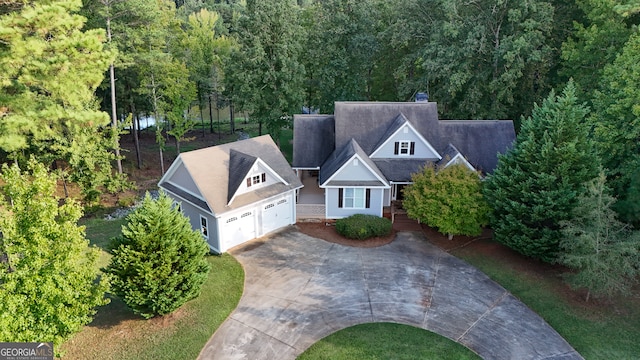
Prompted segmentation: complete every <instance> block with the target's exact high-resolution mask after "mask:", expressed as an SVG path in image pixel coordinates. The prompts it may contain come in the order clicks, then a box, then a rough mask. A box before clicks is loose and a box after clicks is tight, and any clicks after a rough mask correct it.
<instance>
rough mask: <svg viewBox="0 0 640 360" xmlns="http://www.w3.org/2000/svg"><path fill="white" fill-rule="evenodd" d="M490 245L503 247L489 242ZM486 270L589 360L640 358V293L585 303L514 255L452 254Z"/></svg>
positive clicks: (471, 251) (464, 250)
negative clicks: (528, 267)
mask: <svg viewBox="0 0 640 360" xmlns="http://www.w3.org/2000/svg"><path fill="white" fill-rule="evenodd" d="M487 243H488V245H489V246H499V245H497V244H495V243H493V244H492V242H489V241H487ZM452 254H453V255H455V256H458V257H460V258H462V259H464V260H465V261H467V262H469V263H470V264H472V265H474V266H476V267H477V268H479V269H480V270H482V271H483V272H485V273H486V274H487V275H488V276H489V277H491V278H492V279H493V280H495V281H496V282H498V283H499V284H501V285H502V286H503V287H505V288H506V289H507V290H509V291H510V292H511V293H512V294H514V295H515V296H516V297H518V298H519V299H520V300H522V302H524V303H525V304H527V305H528V306H529V307H530V308H531V309H533V310H534V311H535V312H536V313H538V314H539V315H540V316H542V317H543V318H544V319H545V320H546V321H547V322H548V323H549V324H550V325H551V326H552V327H553V328H554V329H556V331H558V333H560V334H561V335H562V336H563V337H564V338H565V339H566V340H567V341H568V342H569V343H570V344H571V345H572V346H573V347H574V348H575V349H576V350H577V351H578V352H579V353H580V354H581V355H582V356H583V357H584V358H586V359H603V360H604V359H637V358H638V357H640V341H638V339H640V291H638V289H636V290H635V291H634V293H633V294H632V295H631V296H629V297H626V298H615V299H611V300H599V301H593V300H592V301H590V302H589V303H585V302H584V298H583V294H581V293H578V292H572V291H570V290H568V289H567V287H566V285H564V284H563V283H562V281H561V278H560V277H559V275H558V274H556V276H552V275H550V274H551V273H550V272H547V273H546V274H540V273H537V272H535V271H529V270H527V269H526V264H524V267H523V262H514V261H513V259H510V258H509V257H501V256H487V254H486V253H483V252H480V251H478V249H477V248H476V247H474V246H470V247H467V248H462V249H459V250H455V251H452Z"/></svg>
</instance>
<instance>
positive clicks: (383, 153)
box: [370, 122, 442, 159]
mask: <svg viewBox="0 0 640 360" xmlns="http://www.w3.org/2000/svg"><path fill="white" fill-rule="evenodd" d="M412 157H413V158H418V159H442V157H441V156H440V154H438V152H437V151H436V150H435V149H434V148H433V146H431V144H429V142H428V141H427V140H426V139H425V138H424V137H422V135H420V133H418V132H417V131H416V129H415V128H414V127H413V126H412V125H411V124H410V123H409V122H405V123H404V124H403V125H402V126H400V128H399V129H398V130H396V132H394V133H393V134H392V135H391V136H390V137H389V138H388V139H386V140H385V141H384V142H383V143H382V145H380V146H379V147H378V148H377V149H375V150H374V151H373V153H371V156H370V158H372V159H389V158H412Z"/></svg>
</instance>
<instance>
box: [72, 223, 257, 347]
mask: <svg viewBox="0 0 640 360" xmlns="http://www.w3.org/2000/svg"><path fill="white" fill-rule="evenodd" d="M123 223H124V220H111V221H108V220H102V219H92V220H88V221H85V222H84V225H86V226H87V237H88V238H89V239H90V241H91V243H92V244H95V245H96V246H98V247H100V248H102V249H103V250H102V254H101V256H100V259H99V262H100V266H101V267H102V266H105V265H106V264H107V263H108V262H109V257H110V255H109V254H108V253H107V252H106V251H105V250H104V249H105V248H106V246H107V244H108V242H109V239H110V238H111V237H113V236H116V235H118V234H119V233H120V226H121V225H122V224H123ZM207 260H208V262H209V264H210V265H211V271H210V272H209V277H208V279H207V281H206V282H205V284H204V285H203V287H202V292H201V294H200V296H199V297H198V298H196V299H194V300H191V301H189V302H188V303H186V304H185V305H184V306H182V307H181V308H180V309H178V310H177V311H176V312H174V313H173V314H170V315H167V316H163V317H158V318H153V319H150V320H144V319H142V318H141V317H139V316H136V315H134V314H133V313H132V312H131V311H130V310H129V309H128V308H127V307H126V306H125V305H124V303H123V302H122V301H120V300H119V299H117V298H112V299H111V303H110V304H108V305H106V306H103V307H101V308H99V309H98V312H97V314H96V317H95V319H94V321H93V322H92V323H91V324H89V325H87V326H85V327H84V329H83V330H82V331H81V332H80V333H78V334H76V335H75V336H74V337H72V338H71V339H70V340H68V341H67V342H66V343H64V344H63V345H62V347H61V351H62V353H63V354H64V356H63V359H189V360H191V359H195V358H196V357H197V356H198V354H199V353H200V350H201V349H202V348H203V346H204V344H205V343H206V342H207V340H208V339H209V337H210V336H211V335H212V334H213V332H214V331H215V330H216V329H217V328H218V327H219V326H220V324H222V322H223V321H224V320H225V319H226V318H227V316H228V315H229V314H230V313H231V311H233V309H234V308H235V307H236V305H237V304H238V301H240V296H241V295H242V289H243V285H244V272H243V270H242V267H241V266H240V264H239V263H238V262H237V261H235V259H233V257H231V256H229V255H223V256H209V257H208V259H207Z"/></svg>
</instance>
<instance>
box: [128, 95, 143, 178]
mask: <svg viewBox="0 0 640 360" xmlns="http://www.w3.org/2000/svg"><path fill="white" fill-rule="evenodd" d="M130 106H131V116H132V117H133V118H132V119H131V130H132V131H131V132H132V133H133V145H134V147H135V148H136V163H137V167H138V169H142V154H140V138H139V137H138V128H139V126H140V123H139V119H138V114H136V106H135V105H134V103H133V99H131V105H130Z"/></svg>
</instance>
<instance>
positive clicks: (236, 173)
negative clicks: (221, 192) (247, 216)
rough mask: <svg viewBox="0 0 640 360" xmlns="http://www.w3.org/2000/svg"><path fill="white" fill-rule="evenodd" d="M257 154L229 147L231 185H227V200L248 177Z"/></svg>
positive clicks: (229, 199)
mask: <svg viewBox="0 0 640 360" xmlns="http://www.w3.org/2000/svg"><path fill="white" fill-rule="evenodd" d="M257 159H258V158H256V157H255V156H251V155H247V154H245V153H242V152H240V151H237V150H235V149H229V186H228V187H227V202H229V201H231V198H232V197H233V194H234V193H235V192H236V190H238V187H239V186H240V184H242V182H243V181H244V179H245V178H246V177H247V173H249V170H251V167H252V166H253V164H255V162H256V160H257Z"/></svg>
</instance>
